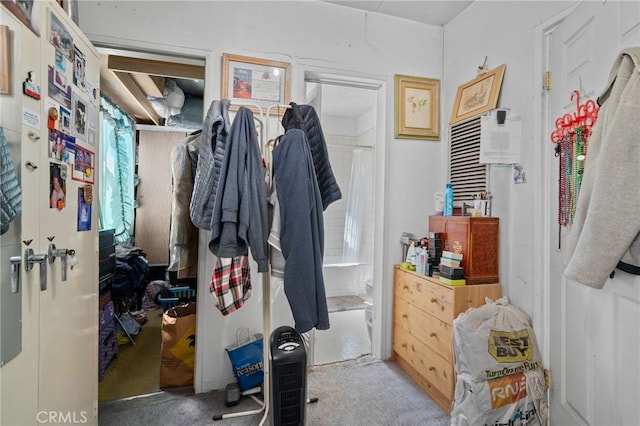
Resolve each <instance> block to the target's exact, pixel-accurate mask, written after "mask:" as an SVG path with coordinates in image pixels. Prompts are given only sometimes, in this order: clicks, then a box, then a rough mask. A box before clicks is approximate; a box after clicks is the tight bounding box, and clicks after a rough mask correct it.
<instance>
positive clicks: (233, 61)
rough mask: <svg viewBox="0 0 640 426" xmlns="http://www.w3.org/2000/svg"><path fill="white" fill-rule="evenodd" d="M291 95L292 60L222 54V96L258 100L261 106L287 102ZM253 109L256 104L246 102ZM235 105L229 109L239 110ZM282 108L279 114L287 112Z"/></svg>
mask: <svg viewBox="0 0 640 426" xmlns="http://www.w3.org/2000/svg"><path fill="white" fill-rule="evenodd" d="M290 98H291V64H290V63H288V62H280V61H271V60H267V59H259V58H251V57H248V56H238V55H232V54H229V53H224V54H223V55H222V99H229V100H230V101H231V102H232V103H233V102H237V103H240V104H242V103H246V104H255V105H258V106H259V107H261V108H264V109H266V108H268V107H269V106H272V105H288V104H289V102H290ZM247 107H248V108H250V109H252V110H253V112H257V108H255V107H252V106H251V105H247ZM238 108H239V107H238V106H237V105H232V106H231V107H230V108H229V109H230V110H232V111H236V110H237V109H238ZM284 111H285V109H284V108H283V109H282V111H281V112H278V114H284Z"/></svg>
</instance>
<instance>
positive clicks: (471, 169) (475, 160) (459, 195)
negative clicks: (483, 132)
mask: <svg viewBox="0 0 640 426" xmlns="http://www.w3.org/2000/svg"><path fill="white" fill-rule="evenodd" d="M480 119H481V116H478V117H475V118H472V119H470V120H467V121H464V122H461V123H456V124H454V125H452V126H451V129H450V135H451V138H450V140H451V144H450V148H449V182H451V184H452V185H453V191H454V195H455V197H454V198H455V204H456V206H462V203H463V202H466V201H471V200H472V199H473V195H474V194H477V193H479V192H487V182H488V176H487V174H488V167H487V165H486V164H480V163H479V160H480V128H481V126H480Z"/></svg>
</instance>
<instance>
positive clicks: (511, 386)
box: [451, 368, 549, 426]
mask: <svg viewBox="0 0 640 426" xmlns="http://www.w3.org/2000/svg"><path fill="white" fill-rule="evenodd" d="M546 391H547V387H546V384H545V377H544V371H543V370H542V369H540V368H537V369H534V370H528V371H525V372H522V373H515V374H511V375H508V376H505V377H500V378H497V379H490V380H482V381H480V382H468V381H466V380H465V379H464V378H460V377H458V379H457V381H456V391H455V402H454V404H453V410H452V411H451V425H452V426H476V425H513V426H525V425H526V426H546V425H547V419H548V417H549V407H548V403H547V394H546Z"/></svg>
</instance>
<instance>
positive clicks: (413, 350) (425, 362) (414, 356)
mask: <svg viewBox="0 0 640 426" xmlns="http://www.w3.org/2000/svg"><path fill="white" fill-rule="evenodd" d="M393 332H394V334H393V335H394V338H393V350H394V351H395V352H396V354H397V355H398V356H400V357H402V358H403V359H404V360H405V361H407V362H408V363H409V364H410V365H411V366H412V367H413V368H415V369H416V370H417V371H419V372H420V373H421V375H422V376H423V377H424V378H425V379H426V380H427V381H429V382H430V383H431V384H432V385H433V386H434V387H435V388H436V389H438V390H439V391H440V392H441V393H442V394H443V395H445V396H446V397H448V398H449V399H453V388H454V384H455V378H454V371H453V363H452V362H451V361H450V360H445V359H444V358H442V357H441V356H440V355H438V354H437V353H436V352H435V351H434V350H433V349H431V348H430V347H429V346H427V345H425V344H424V343H421V342H420V341H419V340H417V339H415V338H413V337H412V336H411V335H410V334H409V333H407V332H406V331H405V330H404V329H403V328H402V326H401V325H398V324H396V325H394V327H393Z"/></svg>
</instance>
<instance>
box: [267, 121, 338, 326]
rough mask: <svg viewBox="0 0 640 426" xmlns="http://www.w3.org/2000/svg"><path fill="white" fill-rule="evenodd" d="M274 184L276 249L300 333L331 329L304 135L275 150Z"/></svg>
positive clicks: (293, 133)
mask: <svg viewBox="0 0 640 426" xmlns="http://www.w3.org/2000/svg"><path fill="white" fill-rule="evenodd" d="M273 167H274V179H275V181H276V182H277V185H278V190H277V196H278V203H279V206H280V245H281V247H282V254H283V255H284V258H285V262H286V266H285V268H284V292H285V295H286V296H287V300H288V301H289V306H290V307H291V312H292V314H293V318H294V320H295V329H296V331H298V332H299V333H304V332H306V331H309V330H311V329H312V328H314V327H315V328H317V329H318V330H327V329H328V328H329V312H328V309H327V298H326V295H325V287H324V278H323V275H322V274H323V271H322V256H323V252H324V222H323V217H322V211H323V210H322V198H321V196H320V190H319V189H318V183H317V181H316V179H315V171H314V163H313V159H312V156H311V150H310V148H309V144H308V143H307V140H306V136H305V134H304V132H303V131H302V130H299V129H290V130H287V132H286V133H285V134H284V136H283V137H282V139H281V141H280V143H279V144H278V145H277V146H276V147H275V148H274V149H273Z"/></svg>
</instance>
